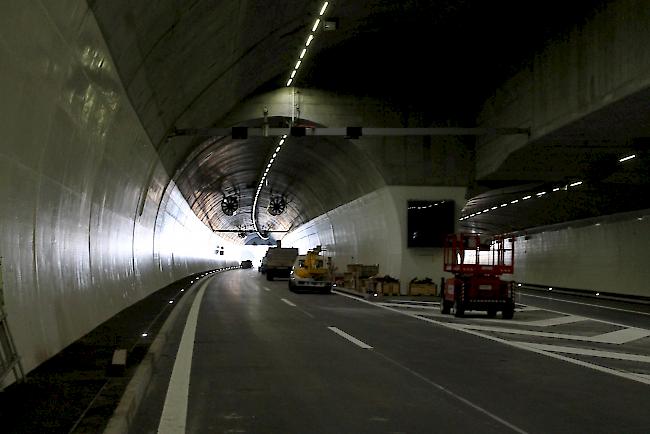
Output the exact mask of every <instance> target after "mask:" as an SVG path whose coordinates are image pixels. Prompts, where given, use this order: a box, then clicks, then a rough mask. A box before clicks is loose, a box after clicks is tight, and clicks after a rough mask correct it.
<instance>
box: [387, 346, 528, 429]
mask: <svg viewBox="0 0 650 434" xmlns="http://www.w3.org/2000/svg"><path fill="white" fill-rule="evenodd" d="M375 354H377V355H378V356H380V357H382V358H384V359H386V360H387V361H389V362H390V363H392V364H394V365H395V366H398V367H400V368H402V369H403V370H405V371H406V372H408V373H410V374H411V375H414V376H415V377H417V378H419V379H420V380H422V381H424V382H425V383H427V384H429V385H431V386H433V387H435V388H436V389H438V390H440V391H441V392H444V393H446V394H448V395H449V396H451V397H453V398H454V399H456V400H458V401H460V402H462V403H463V404H465V405H467V406H469V407H472V408H473V409H474V410H476V411H478V412H480V413H483V414H484V415H486V416H488V417H489V418H491V419H494V420H496V421H497V422H499V423H500V424H502V425H504V426H507V427H508V428H510V429H511V430H513V431H514V432H518V433H520V434H526V431H524V430H522V429H521V428H519V427H517V426H515V425H513V424H511V423H510V422H508V421H506V420H504V419H501V418H500V417H499V416H497V415H496V414H494V413H491V412H489V411H488V410H485V409H484V408H483V407H480V406H478V405H476V404H474V403H473V402H472V401H470V400H468V399H466V398H463V397H462V396H460V395H457V394H456V393H454V392H452V391H451V390H449V389H447V388H446V387H444V386H441V385H440V384H438V383H436V382H435V381H433V380H430V379H429V378H427V377H425V376H424V375H422V374H419V373H418V372H415V371H414V370H412V369H410V368H408V367H406V366H404V365H402V364H401V363H399V362H397V361H395V360H393V359H391V358H390V357H388V356H385V355H383V354H381V353H378V352H376V351H375Z"/></svg>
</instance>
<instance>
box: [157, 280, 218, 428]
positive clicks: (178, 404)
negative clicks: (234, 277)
mask: <svg viewBox="0 0 650 434" xmlns="http://www.w3.org/2000/svg"><path fill="white" fill-rule="evenodd" d="M209 282H210V281H209V280H208V281H206V282H205V283H204V284H203V285H202V286H201V289H199V292H198V293H197V294H196V298H194V302H193V303H192V307H191V308H190V313H189V315H188V316H187V322H186V323H185V329H184V330H183V336H182V337H181V343H180V345H179V346H178V354H177V355H176V361H175V362H174V369H173V370H172V376H171V378H170V380H169V386H167V396H166V397H165V404H164V407H163V411H162V415H161V417H160V425H158V433H159V434H179V433H184V432H185V424H186V422H187V398H188V395H189V386H190V370H191V368H192V353H194V337H195V335H196V324H197V322H198V319H199V307H200V306H201V300H202V299H203V294H204V293H205V287H206V286H207V285H208V283H209Z"/></svg>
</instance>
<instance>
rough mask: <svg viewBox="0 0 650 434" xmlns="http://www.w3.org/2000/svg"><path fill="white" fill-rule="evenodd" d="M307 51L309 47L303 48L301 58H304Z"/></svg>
mask: <svg viewBox="0 0 650 434" xmlns="http://www.w3.org/2000/svg"><path fill="white" fill-rule="evenodd" d="M306 53H307V49H306V48H303V49H302V52H301V53H300V59H302V58H303V57H305V54H306Z"/></svg>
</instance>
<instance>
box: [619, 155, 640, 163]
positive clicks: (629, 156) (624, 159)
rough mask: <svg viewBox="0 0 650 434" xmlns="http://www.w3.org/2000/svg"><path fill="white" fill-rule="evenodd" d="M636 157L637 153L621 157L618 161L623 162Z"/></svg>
mask: <svg viewBox="0 0 650 434" xmlns="http://www.w3.org/2000/svg"><path fill="white" fill-rule="evenodd" d="M634 157H636V154H632V155H628V156H627V157H623V158H621V159H620V160H618V161H619V162H621V163H622V162H624V161H627V160H631V159H632V158H634Z"/></svg>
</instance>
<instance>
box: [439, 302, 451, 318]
mask: <svg viewBox="0 0 650 434" xmlns="http://www.w3.org/2000/svg"><path fill="white" fill-rule="evenodd" d="M450 312H451V303H450V302H449V301H447V300H445V299H444V298H443V299H442V300H440V313H442V314H445V315H446V314H449V313H450Z"/></svg>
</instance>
